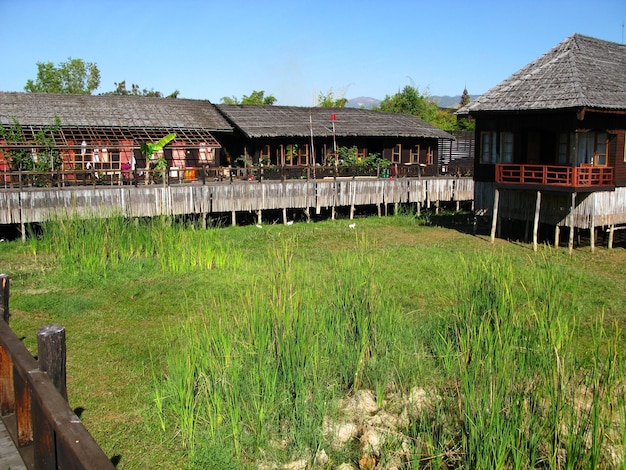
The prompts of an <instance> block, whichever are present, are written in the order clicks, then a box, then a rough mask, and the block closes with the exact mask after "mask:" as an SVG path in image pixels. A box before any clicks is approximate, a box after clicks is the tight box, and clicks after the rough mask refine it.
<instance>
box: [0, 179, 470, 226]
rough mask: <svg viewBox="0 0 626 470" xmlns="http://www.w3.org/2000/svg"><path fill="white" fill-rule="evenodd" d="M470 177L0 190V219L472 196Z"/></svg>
mask: <svg viewBox="0 0 626 470" xmlns="http://www.w3.org/2000/svg"><path fill="white" fill-rule="evenodd" d="M473 186H474V182H473V181H472V180H471V178H400V179H345V180H337V181H334V180H328V181H312V180H309V181H298V180H290V181H284V182H280V181H271V182H262V183H259V182H256V181H255V182H236V183H233V184H228V183H223V182H216V183H209V184H206V185H201V184H189V185H172V186H161V185H149V186H139V187H135V186H106V187H102V188H100V187H97V188H91V187H81V188H60V189H50V188H42V189H36V188H30V189H28V190H22V191H20V190H11V189H8V190H0V224H20V223H33V222H42V221H45V220H47V219H50V218H54V217H69V216H78V217H85V218H91V217H108V216H112V215H121V216H124V217H154V216H158V215H182V214H211V213H225V212H233V211H235V212H242V211H246V212H247V211H257V210H268V209H283V208H286V209H306V208H312V207H315V208H316V209H317V210H318V211H319V209H320V208H322V207H324V208H329V207H339V206H353V205H354V206H362V205H377V204H394V203H421V204H426V203H429V202H433V201H441V202H445V201H450V202H451V201H471V200H472V199H473V197H474V190H473Z"/></svg>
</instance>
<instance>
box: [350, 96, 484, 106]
mask: <svg viewBox="0 0 626 470" xmlns="http://www.w3.org/2000/svg"><path fill="white" fill-rule="evenodd" d="M479 96H480V95H470V100H472V101H474V100H475V99H476V98H478V97H479ZM431 98H432V99H433V100H435V103H437V104H438V105H439V107H440V108H458V107H459V103H460V102H461V95H457V96H447V95H445V96H431ZM380 101H381V100H378V99H376V98H369V97H367V96H359V97H358V98H350V99H349V100H348V102H347V103H346V108H365V109H371V108H372V106H374V105H375V106H378V105H379V104H380Z"/></svg>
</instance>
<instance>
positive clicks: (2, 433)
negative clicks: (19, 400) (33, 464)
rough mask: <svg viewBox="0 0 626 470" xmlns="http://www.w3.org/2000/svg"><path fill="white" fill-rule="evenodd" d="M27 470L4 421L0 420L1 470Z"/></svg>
mask: <svg viewBox="0 0 626 470" xmlns="http://www.w3.org/2000/svg"><path fill="white" fill-rule="evenodd" d="M9 469H10V470H27V467H26V465H25V464H24V461H23V460H22V457H21V456H20V453H19V452H18V451H17V447H15V443H14V442H13V438H12V437H11V434H9V431H8V430H7V428H6V426H5V425H4V421H2V420H1V419H0V470H9Z"/></svg>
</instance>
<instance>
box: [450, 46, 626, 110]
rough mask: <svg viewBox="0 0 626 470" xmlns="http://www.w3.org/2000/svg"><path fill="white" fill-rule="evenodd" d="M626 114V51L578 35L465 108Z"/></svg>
mask: <svg viewBox="0 0 626 470" xmlns="http://www.w3.org/2000/svg"><path fill="white" fill-rule="evenodd" d="M582 108H587V109H601V110H620V111H621V110H626V46H625V45H623V44H617V43H614V42H608V41H603V40H600V39H596V38H592V37H589V36H583V35H580V34H573V35H572V36H570V37H568V38H567V39H565V40H564V41H563V42H561V43H560V44H558V45H557V46H556V47H554V48H553V49H551V50H550V51H548V52H547V53H546V54H544V55H542V56H541V57H539V58H538V59H536V60H535V61H533V62H531V63H530V64H528V65H527V66H525V67H524V68H522V69H521V70H519V71H518V72H516V73H514V74H513V75H511V76H510V77H509V78H507V79H506V80H504V81H503V82H501V83H500V84H498V85H496V86H495V87H493V88H492V89H491V90H489V91H488V92H486V93H485V94H483V95H481V96H480V97H479V98H478V99H477V100H476V101H474V102H472V103H470V104H469V105H467V106H465V107H463V108H461V109H460V110H459V111H457V114H468V113H469V114H472V113H474V112H481V111H532V110H557V109H582Z"/></svg>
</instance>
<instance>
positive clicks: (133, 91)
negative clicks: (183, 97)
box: [104, 80, 180, 98]
mask: <svg viewBox="0 0 626 470" xmlns="http://www.w3.org/2000/svg"><path fill="white" fill-rule="evenodd" d="M104 94H105V95H117V96H147V97H152V98H164V97H165V98H178V95H179V94H180V91H178V90H174V91H173V92H172V93H170V94H169V95H167V96H164V95H163V93H161V92H160V91H155V90H154V89H152V88H151V89H150V90H147V89H146V88H143V89H142V88H141V87H140V86H139V85H137V84H136V83H133V84H132V85H131V88H130V90H129V89H127V88H126V80H122V81H121V82H119V83H117V82H116V83H115V90H113V91H109V92H107V93H104Z"/></svg>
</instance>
